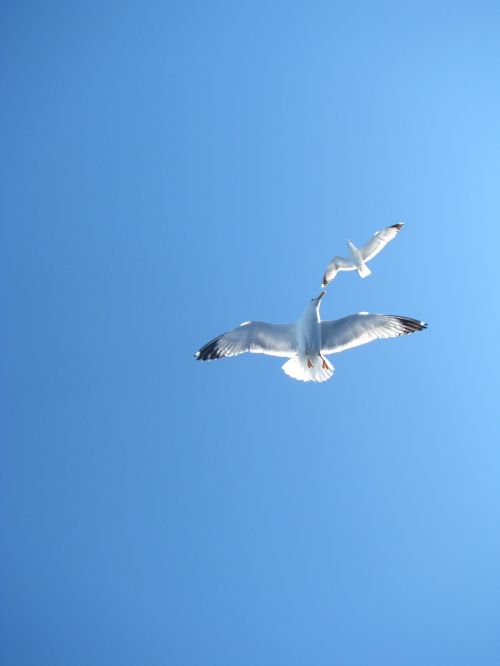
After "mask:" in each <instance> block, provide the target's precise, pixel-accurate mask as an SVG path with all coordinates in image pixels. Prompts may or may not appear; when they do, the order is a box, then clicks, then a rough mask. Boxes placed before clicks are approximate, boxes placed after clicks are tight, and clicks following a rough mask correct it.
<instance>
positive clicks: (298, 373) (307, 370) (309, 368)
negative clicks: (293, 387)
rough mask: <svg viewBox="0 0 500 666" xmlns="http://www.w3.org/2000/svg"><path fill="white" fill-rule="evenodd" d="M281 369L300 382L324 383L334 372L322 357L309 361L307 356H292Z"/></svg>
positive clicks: (331, 366)
mask: <svg viewBox="0 0 500 666" xmlns="http://www.w3.org/2000/svg"><path fill="white" fill-rule="evenodd" d="M324 366H326V367H324ZM281 369H282V370H283V372H284V373H285V374H286V375H288V376H289V377H293V379H297V380H298V381H300V382H326V381H327V379H330V378H331V376H332V375H333V373H334V372H335V368H334V367H333V365H332V364H331V363H330V361H329V360H328V359H327V358H325V357H324V356H316V357H315V358H311V359H310V358H309V357H308V356H292V358H291V359H289V360H288V361H287V362H286V363H285V364H284V365H282V366H281Z"/></svg>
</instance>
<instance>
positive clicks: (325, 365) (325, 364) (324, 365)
mask: <svg viewBox="0 0 500 666" xmlns="http://www.w3.org/2000/svg"><path fill="white" fill-rule="evenodd" d="M323 369H324V370H328V369H329V368H328V365H327V363H326V361H325V359H323Z"/></svg>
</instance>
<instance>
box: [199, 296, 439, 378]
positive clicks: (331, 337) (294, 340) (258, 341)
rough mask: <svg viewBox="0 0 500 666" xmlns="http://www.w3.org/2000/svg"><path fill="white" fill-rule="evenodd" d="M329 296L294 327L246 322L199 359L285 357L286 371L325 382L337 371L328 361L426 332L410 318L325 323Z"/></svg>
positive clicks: (368, 316) (373, 316)
mask: <svg viewBox="0 0 500 666" xmlns="http://www.w3.org/2000/svg"><path fill="white" fill-rule="evenodd" d="M324 295H325V292H321V293H320V294H319V296H317V297H316V298H313V299H311V302H310V303H309V304H308V306H307V307H306V309H305V310H304V312H303V314H302V316H301V317H300V319H298V321H296V322H295V323H293V324H269V323H266V322H262V321H251V322H245V323H244V324H242V325H241V326H238V327H237V328H234V329H232V330H231V331H228V332H227V333H223V334H222V335H219V336H218V337H216V338H214V339H213V340H211V341H210V342H208V343H207V344H206V345H203V347H201V349H200V350H199V351H197V352H196V354H195V358H196V359H197V360H199V361H210V360H214V359H218V358H223V357H227V356H237V355H238V354H243V353H244V352H251V353H253V354H268V355H270V356H282V357H285V358H288V359H289V360H288V361H287V362H286V363H285V364H284V365H283V366H282V369H283V371H284V372H285V373H286V374H287V375H288V376H290V377H293V378H294V379H297V380H300V381H304V382H309V381H313V382H324V381H326V380H328V379H330V378H331V377H332V375H333V373H334V371H335V368H334V367H333V365H332V364H331V363H330V361H329V360H328V359H327V358H326V356H327V355H328V354H336V353H338V352H341V351H344V350H346V349H351V348H352V347H357V346H359V345H363V344H366V343H368V342H371V341H372V340H376V339H380V338H393V337H397V336H400V335H407V334H408V333H414V332H416V331H421V330H423V329H424V328H427V324H425V323H424V322H422V321H418V320H417V319H411V318H409V317H401V316H393V315H379V314H368V313H358V314H353V315H349V316H348V317H343V318H342V319H336V320H332V321H321V318H320V315H319V310H320V304H321V299H322V298H323V296H324Z"/></svg>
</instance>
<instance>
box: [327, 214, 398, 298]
mask: <svg viewBox="0 0 500 666" xmlns="http://www.w3.org/2000/svg"><path fill="white" fill-rule="evenodd" d="M402 227H403V222H399V223H398V224H393V225H392V226H391V227H386V228H385V229H382V230H381V231H377V232H376V233H375V234H374V235H373V236H372V237H371V238H370V240H369V241H368V243H367V244H366V245H363V247H359V248H358V247H356V246H355V245H354V244H353V243H351V241H347V245H348V247H349V255H350V256H349V257H347V258H346V257H333V259H332V260H331V261H330V263H329V264H328V266H327V268H326V271H325V274H324V276H323V282H322V284H321V286H322V287H326V285H327V284H330V282H331V281H332V280H333V279H334V278H335V276H336V275H337V273H338V272H339V271H358V274H359V276H360V277H362V278H365V277H368V275H370V274H371V270H370V269H369V268H368V266H367V265H366V264H367V262H368V261H370V260H371V259H373V257H375V256H376V255H377V254H378V253H379V252H380V251H381V250H382V249H383V248H384V247H385V246H386V245H387V243H388V242H389V241H391V240H392V239H393V238H396V236H397V235H398V233H399V232H400V231H401V229H402Z"/></svg>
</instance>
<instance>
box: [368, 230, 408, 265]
mask: <svg viewBox="0 0 500 666" xmlns="http://www.w3.org/2000/svg"><path fill="white" fill-rule="evenodd" d="M402 228H403V223H402V222H399V223H398V224H393V225H392V226H391V227H386V228H385V229H382V230H381V231H377V232H376V233H375V234H374V235H373V236H372V237H371V238H370V240H369V241H368V243H367V244H366V245H363V247H360V248H359V252H360V254H361V256H362V257H363V261H370V259H373V257H374V256H375V255H377V254H378V253H379V252H380V251H381V250H382V249H383V248H384V247H385V246H386V245H387V243H388V242H389V241H391V240H392V239H393V238H396V236H397V235H398V233H399V232H400V231H401V229H402Z"/></svg>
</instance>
